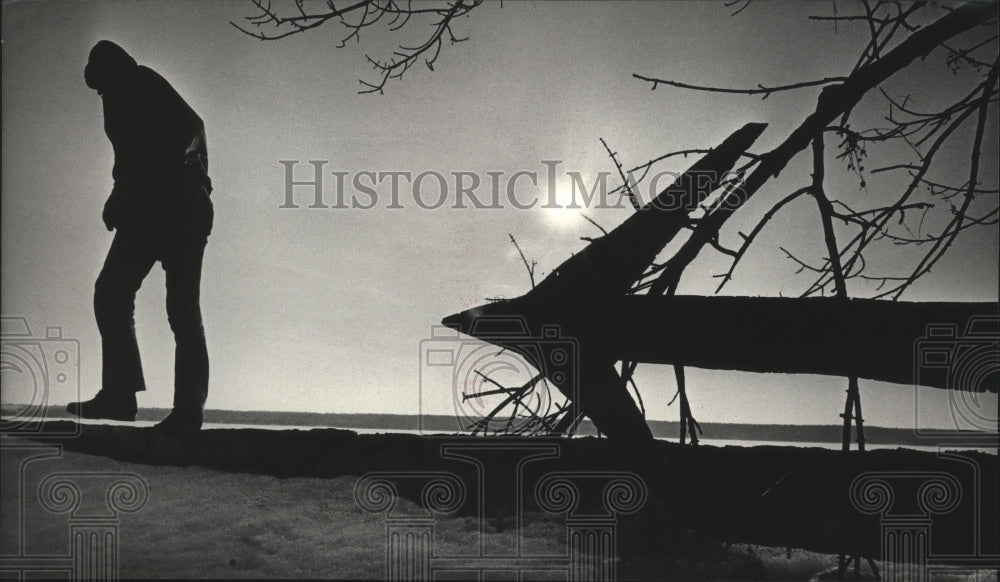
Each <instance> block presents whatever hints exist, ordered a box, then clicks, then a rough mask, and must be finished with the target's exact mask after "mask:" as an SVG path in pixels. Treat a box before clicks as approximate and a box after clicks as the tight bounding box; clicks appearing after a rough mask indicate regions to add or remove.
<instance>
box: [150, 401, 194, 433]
mask: <svg viewBox="0 0 1000 582" xmlns="http://www.w3.org/2000/svg"><path fill="white" fill-rule="evenodd" d="M202 421H203V415H202V411H201V408H200V407H181V408H179V407H177V406H175V407H174V409H173V410H171V411H170V414H168V415H167V417H166V418H164V419H163V420H161V421H160V422H159V423H157V424H156V426H154V427H153V430H156V431H159V432H162V433H166V434H173V435H185V434H191V433H196V432H198V431H199V430H201V424H202Z"/></svg>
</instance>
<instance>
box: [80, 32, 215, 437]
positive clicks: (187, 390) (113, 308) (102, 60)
mask: <svg viewBox="0 0 1000 582" xmlns="http://www.w3.org/2000/svg"><path fill="white" fill-rule="evenodd" d="M84 78H85V80H86V82H87V86H88V87H90V88H91V89H94V90H96V91H97V93H98V94H99V95H100V96H101V98H102V99H103V101H104V130H105V132H106V133H107V135H108V139H109V140H111V145H112V147H113V148H114V153H115V165H114V169H113V170H112V176H113V177H114V188H113V189H112V192H111V196H110V197H109V198H108V200H107V202H106V203H105V205H104V216H103V218H104V224H105V226H107V228H108V230H113V229H116V230H117V232H116V233H115V237H114V240H113V241H112V243H111V249H110V250H109V251H108V256H107V259H106V260H105V262H104V268H103V269H102V270H101V274H100V275H99V276H98V278H97V283H96V285H95V290H94V312H95V314H96V316H97V327H98V328H99V329H100V332H101V355H102V358H103V365H104V367H103V371H102V376H101V390H100V391H99V392H98V393H97V395H96V396H95V397H94V399H93V400H88V401H86V402H81V403H71V404H70V405H69V406H68V410H69V412H71V413H73V414H75V415H77V416H80V417H83V418H106V419H113V420H128V421H134V420H135V415H136V399H135V393H136V392H139V391H141V390H145V389H146V384H145V380H144V378H143V374H142V364H141V363H140V359H139V346H138V343H137V342H136V336H135V320H134V318H133V315H134V312H135V294H136V291H138V290H139V287H140V285H142V280H143V279H144V278H145V277H146V275H147V274H148V273H149V271H150V270H151V269H152V268H153V265H154V264H155V263H156V262H157V261H159V262H160V264H161V265H162V266H163V270H164V272H165V273H166V280H167V281H166V282H167V318H168V319H169V321H170V329H171V330H172V331H173V333H174V340H175V342H176V354H175V366H174V406H173V410H172V411H171V413H170V415H169V416H167V418H166V419H164V420H163V421H162V422H160V423H159V424H158V425H157V428H159V429H160V430H164V431H167V432H184V431H193V430H198V429H200V428H201V424H202V410H203V408H204V405H205V398H206V396H207V395H208V350H207V348H206V346H205V331H204V328H203V327H202V321H201V309H200V307H199V304H198V303H199V288H200V283H201V264H202V257H203V256H204V252H205V245H206V243H207V241H208V235H209V233H210V232H211V230H212V218H213V210H212V202H211V200H210V199H209V194H210V193H211V191H212V183H211V180H210V179H209V177H208V153H207V149H206V146H205V129H204V124H203V123H202V121H201V118H199V117H198V115H197V114H196V113H195V112H194V110H192V109H191V107H190V106H188V104H187V103H185V102H184V99H182V98H181V96H180V95H179V94H178V93H177V91H175V90H174V88H173V87H171V86H170V84H169V83H168V82H167V81H166V80H165V79H164V78H163V77H161V76H160V75H159V74H157V73H156V72H154V71H153V70H151V69H149V68H147V67H144V66H139V65H137V64H136V62H135V59H133V58H132V57H131V56H129V54H128V53H126V52H125V50H124V49H122V48H121V47H120V46H118V45H116V44H114V43H112V42H109V41H106V40H102V41H100V42H98V43H97V44H96V45H95V46H94V48H93V49H91V51H90V59H89V62H88V63H87V67H86V69H85V71H84Z"/></svg>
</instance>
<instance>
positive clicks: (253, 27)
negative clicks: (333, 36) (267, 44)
mask: <svg viewBox="0 0 1000 582" xmlns="http://www.w3.org/2000/svg"><path fill="white" fill-rule="evenodd" d="M251 2H252V3H253V5H254V8H255V9H256V12H255V13H254V14H252V15H250V16H246V17H244V18H243V22H242V23H236V22H230V24H231V25H233V26H234V27H236V29H238V30H239V31H240V32H242V33H243V34H246V35H248V36H252V37H254V38H256V39H260V40H278V39H281V38H285V37H288V36H291V35H294V34H299V33H303V32H306V31H309V30H312V29H314V28H317V27H320V26H323V25H324V24H327V23H328V22H331V21H333V22H338V23H340V24H341V25H342V26H343V27H344V28H345V29H346V33H345V35H344V37H343V38H341V40H340V43H339V44H338V45H337V46H338V48H343V47H345V46H346V45H347V42H349V41H351V40H354V41H356V42H360V38H361V31H362V30H364V29H371V27H373V26H374V25H376V24H379V23H382V24H384V25H385V26H386V27H388V29H389V30H390V31H391V32H395V31H398V30H400V29H402V28H403V27H404V26H406V25H407V24H409V23H410V21H411V19H412V18H414V17H416V18H418V19H420V20H422V21H425V22H426V23H429V24H430V27H431V32H430V34H429V35H428V36H427V37H426V39H425V40H424V41H423V42H420V43H418V44H416V45H414V46H408V45H399V46H398V47H397V48H396V50H394V51H393V52H392V56H390V57H389V58H387V59H378V58H374V57H372V56H368V55H366V57H365V58H366V59H367V61H368V63H369V64H370V65H371V67H372V69H373V70H374V71H375V80H373V81H365V80H359V82H360V83H361V86H362V89H361V90H360V91H359V93H382V92H383V90H384V88H385V85H386V83H387V82H388V81H389V80H390V79H399V78H401V77H402V76H403V74H404V73H406V71H408V70H410V67H412V66H413V65H414V64H417V63H419V62H420V61H423V63H424V64H425V65H427V68H428V69H430V70H434V63H435V62H437V59H438V56H439V55H440V54H441V47H442V46H443V45H444V43H445V42H447V43H449V44H456V43H459V42H462V41H465V40H467V38H464V37H458V36H455V33H454V31H453V30H452V25H453V24H454V22H455V19H456V18H459V17H461V16H466V15H468V14H469V13H470V12H472V10H474V9H475V8H477V7H478V6H480V5H481V4H482V3H483V0H452V1H448V2H426V3H424V2H420V3H414V2H412V0H405V1H404V0H360V1H358V2H355V3H353V4H348V5H346V6H343V7H342V8H338V7H336V5H335V4H334V3H333V1H332V0H328V1H327V2H323V3H322V4H321V5H322V6H323V9H322V10H318V11H307V10H306V4H305V2H304V1H303V0H292V2H291V3H290V5H289V6H288V7H287V10H282V9H277V8H274V6H273V4H272V3H271V1H270V0H251Z"/></svg>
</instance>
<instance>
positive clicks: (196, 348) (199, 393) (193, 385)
mask: <svg viewBox="0 0 1000 582" xmlns="http://www.w3.org/2000/svg"><path fill="white" fill-rule="evenodd" d="M186 238H187V240H185V241H183V242H181V243H177V244H171V245H169V248H167V249H164V245H162V244H157V243H156V242H155V240H154V238H153V237H149V236H148V235H145V234H143V233H139V232H135V231H132V232H129V231H126V232H122V230H121V229H119V230H118V231H117V232H116V234H115V238H114V241H113V242H112V243H111V249H110V250H109V251H108V257H107V259H106V260H105V262H104V268H103V269H102V270H101V274H100V275H99V276H98V278H97V283H96V285H95V290H94V312H95V314H96V316H97V327H98V329H99V330H100V332H101V355H102V357H103V360H104V369H103V373H102V377H101V381H102V391H105V392H109V393H112V394H114V393H122V392H133V391H134V392H138V391H141V390H145V389H146V383H145V380H144V378H143V374H142V363H141V361H140V359H139V345H138V343H137V342H136V337H135V319H134V314H135V295H136V292H137V291H138V290H139V287H140V285H142V280H143V279H144V278H145V277H146V275H147V274H149V271H150V270H151V269H152V268H153V265H154V264H155V263H156V261H158V260H159V261H160V263H161V264H162V266H163V270H164V272H165V273H166V279H167V319H168V320H169V322H170V329H171V330H172V331H173V333H174V341H175V342H176V352H175V355H174V358H175V359H174V408H175V409H182V410H192V409H197V410H201V409H202V408H203V407H204V405H205V398H206V397H207V396H208V349H207V348H206V346H205V330H204V327H202V321H201V308H200V307H199V304H198V303H199V294H200V287H201V263H202V258H203V256H204V253H205V244H206V242H207V237H204V236H201V237H186Z"/></svg>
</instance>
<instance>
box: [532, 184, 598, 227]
mask: <svg viewBox="0 0 1000 582" xmlns="http://www.w3.org/2000/svg"><path fill="white" fill-rule="evenodd" d="M536 208H538V209H539V210H541V212H542V216H543V217H544V219H545V222H547V223H548V224H549V225H551V226H553V227H555V228H557V229H559V230H563V229H566V228H570V227H574V226H579V225H580V223H581V222H583V221H584V218H583V217H582V216H581V215H580V213H581V212H584V211H586V210H587V209H586V208H585V207H584V205H583V202H582V200H581V196H580V191H579V188H578V187H577V188H576V192H574V184H573V181H572V180H571V179H570V178H569V177H568V176H561V177H560V178H558V179H557V180H556V183H555V189H554V191H549V187H548V186H545V187H543V188H542V189H541V192H540V194H539V199H538V206H536Z"/></svg>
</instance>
